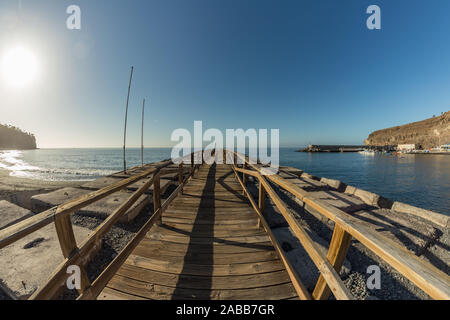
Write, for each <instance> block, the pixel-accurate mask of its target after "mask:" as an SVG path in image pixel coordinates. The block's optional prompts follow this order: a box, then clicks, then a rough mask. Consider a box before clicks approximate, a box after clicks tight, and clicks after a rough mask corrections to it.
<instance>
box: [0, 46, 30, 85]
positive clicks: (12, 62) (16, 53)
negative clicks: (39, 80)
mask: <svg viewBox="0 0 450 320" xmlns="http://www.w3.org/2000/svg"><path fill="white" fill-rule="evenodd" d="M1 66H2V68H1V69H2V70H1V71H2V74H3V80H4V81H5V82H6V83H7V84H9V85H12V86H16V87H23V86H26V85H28V84H30V83H31V82H32V81H33V80H34V79H35V77H36V73H37V69H38V65H37V60H36V57H35V56H34V54H33V53H32V52H31V51H30V50H28V49H26V48H23V47H16V48H12V49H9V50H7V51H6V52H5V54H4V55H3V58H2V61H1Z"/></svg>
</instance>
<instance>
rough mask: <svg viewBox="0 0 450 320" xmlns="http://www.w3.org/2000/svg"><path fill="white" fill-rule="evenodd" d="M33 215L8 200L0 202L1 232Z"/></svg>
mask: <svg viewBox="0 0 450 320" xmlns="http://www.w3.org/2000/svg"><path fill="white" fill-rule="evenodd" d="M32 215H33V212H31V211H30V210H27V209H24V208H21V207H19V206H16V205H15V204H12V203H10V202H8V201H6V200H1V201H0V230H2V229H5V228H7V227H9V226H11V225H13V224H16V223H17V222H20V221H22V220H25V219H26V218H29V217H31V216H32Z"/></svg>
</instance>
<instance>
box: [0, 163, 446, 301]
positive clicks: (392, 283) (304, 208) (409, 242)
mask: <svg viewBox="0 0 450 320" xmlns="http://www.w3.org/2000/svg"><path fill="white" fill-rule="evenodd" d="M154 165H156V164H149V165H147V166H146V168H148V167H151V166H154ZM174 168H176V166H174ZM139 170H142V169H141V168H133V169H130V170H129V172H128V174H123V173H116V174H113V175H111V176H108V177H103V178H100V179H97V180H95V181H93V182H89V183H86V184H83V185H81V186H80V187H78V188H63V189H59V190H56V191H53V192H50V193H46V194H39V195H34V196H32V197H31V199H30V203H31V209H32V211H33V212H30V211H29V210H23V209H20V208H19V207H18V206H17V205H11V204H8V203H4V204H3V205H4V206H5V208H6V207H8V208H7V211H8V213H11V212H17V219H16V221H15V222H17V221H20V220H22V219H24V218H26V217H29V216H30V215H33V214H36V213H38V212H41V211H43V210H46V209H48V208H52V207H55V206H58V205H60V204H62V203H65V202H67V201H70V200H73V199H74V198H77V197H79V196H80V194H81V195H83V194H86V193H89V192H91V191H94V190H99V189H101V188H104V187H106V186H108V185H110V184H113V183H114V182H116V181H120V179H124V178H127V177H129V176H130V174H136V173H138V172H139ZM279 175H280V176H281V177H282V178H284V179H288V180H289V181H290V182H292V183H294V184H295V185H297V186H298V187H299V188H301V189H303V190H305V191H307V192H308V193H309V196H310V197H313V198H316V199H320V200H321V201H323V202H325V203H327V204H329V205H330V206H333V207H336V208H339V209H340V210H342V211H344V212H346V213H347V214H349V215H352V216H354V217H357V218H358V219H360V220H361V221H362V222H363V223H365V224H367V225H368V226H370V227H371V228H373V229H374V230H376V231H377V232H379V233H380V234H382V235H383V236H386V237H388V238H390V239H392V240H393V241H395V242H397V243H399V244H401V245H402V246H403V247H406V248H407V249H408V250H411V251H412V252H414V254H415V255H417V256H418V257H420V258H421V259H424V260H425V261H428V262H430V263H431V264H433V265H435V266H436V267H437V268H439V269H441V270H443V271H444V272H447V273H448V252H449V251H448V246H449V243H448V226H449V224H448V217H447V216H444V215H440V214H438V213H434V212H431V211H427V210H423V209H419V208H415V207H411V206H408V205H405V204H401V203H396V202H395V201H392V200H389V199H385V198H383V197H381V196H379V195H376V194H373V193H370V192H367V191H365V190H361V189H357V188H354V187H352V186H347V185H346V184H344V183H342V182H340V181H337V180H331V179H327V178H319V177H315V176H312V175H310V174H308V173H305V172H303V171H302V170H299V169H295V168H292V167H282V168H281V170H280V173H279ZM176 178H177V174H176V173H174V174H172V173H171V174H167V175H164V176H162V177H161V188H162V189H164V188H166V189H165V190H166V194H167V193H168V192H170V188H171V186H172V185H176V183H177V179H176ZM249 180H252V179H249ZM163 181H167V182H163ZM250 182H251V181H250ZM140 185H142V182H138V183H136V184H135V185H130V186H129V187H128V188H127V190H125V191H123V193H117V194H114V195H111V196H108V197H106V198H105V199H104V201H101V202H98V203H96V204H95V205H90V206H87V207H86V208H85V209H83V211H81V212H77V213H76V214H75V215H74V217H73V218H74V219H73V222H74V224H75V225H76V226H77V228H75V229H76V230H75V235H76V236H77V242H79V241H82V240H83V238H85V237H87V235H88V234H89V232H91V230H93V228H95V226H96V225H95V223H93V224H90V223H91V222H92V221H94V220H100V221H101V220H103V219H104V218H105V217H107V216H108V214H110V213H111V212H113V211H114V210H115V208H117V207H118V206H119V205H120V204H121V202H122V201H123V199H125V198H126V197H127V195H128V196H129V195H130V192H132V191H133V190H136V189H137V188H139V186H140ZM249 188H250V189H251V191H252V193H254V194H257V193H258V186H257V185H256V184H255V183H253V185H250V186H249ZM276 191H277V192H278V193H279V194H280V195H282V196H283V197H282V198H283V200H284V201H285V203H286V204H287V205H288V206H289V207H291V208H293V209H295V210H294V211H295V212H298V213H299V215H298V219H299V220H301V221H302V223H304V224H305V228H307V230H308V232H309V233H310V236H311V238H312V239H314V241H315V242H316V243H317V245H318V246H320V248H322V249H321V250H324V252H326V250H327V247H328V244H329V241H330V237H331V230H332V229H333V223H332V222H331V221H329V220H327V219H325V218H324V217H323V216H322V215H320V214H318V213H317V212H315V211H314V208H310V207H308V205H305V204H304V203H302V201H301V200H299V199H296V198H293V197H292V196H288V195H287V194H284V193H283V191H282V190H280V189H276ZM151 193H152V190H149V191H148V192H147V193H146V194H145V195H144V196H143V198H142V199H141V198H140V199H139V200H138V201H137V202H136V205H135V206H133V207H131V208H130V209H129V211H128V212H127V213H126V214H125V216H124V217H125V220H124V221H122V222H123V223H124V224H123V225H121V226H118V228H117V229H115V230H113V232H112V234H111V237H110V238H109V239H106V242H107V243H106V245H104V246H103V247H102V248H101V249H100V248H99V250H100V251H99V253H93V255H94V256H96V257H94V258H93V261H94V264H96V268H97V269H101V267H102V266H104V265H105V263H107V262H108V259H111V257H113V256H114V255H115V254H117V253H118V252H119V251H120V248H121V247H123V246H124V245H126V243H127V241H128V240H129V239H130V230H131V232H132V230H133V228H131V229H130V227H129V226H130V225H133V224H134V223H137V224H138V225H139V224H140V223H142V222H143V221H142V219H141V218H142V217H143V218H144V219H143V220H144V222H145V218H146V217H148V216H149V215H150V214H151V212H152V211H151V209H150V208H151V206H148V204H149V203H150V202H151V201H152V197H151V196H150V195H151ZM269 202H270V201H269ZM14 206H15V208H14ZM264 214H265V215H266V217H267V220H268V222H269V223H270V227H271V228H272V229H273V231H274V234H276V237H277V238H278V239H279V241H280V242H281V244H282V247H283V250H284V251H285V252H286V253H287V254H288V256H289V258H290V259H291V260H292V261H293V264H294V265H295V268H296V269H297V270H298V273H299V274H300V275H302V276H303V277H305V279H302V280H304V282H305V284H306V285H307V286H308V287H309V288H310V287H311V286H313V285H314V283H315V280H317V270H316V268H315V267H314V265H312V264H311V262H310V260H308V259H309V258H308V255H307V254H305V253H304V251H302V250H303V249H302V247H301V246H300V245H299V243H298V240H296V239H295V238H293V237H292V232H291V230H290V228H289V226H287V225H286V221H285V220H284V218H283V217H282V215H280V214H279V212H277V209H276V207H274V206H273V204H272V203H268V209H267V210H265V213H264ZM0 217H3V215H0ZM92 219H94V220H92ZM0 221H1V219H0ZM13 223H14V219H13V218H11V217H10V215H9V219H8V222H7V223H6V224H5V226H7V225H11V224H13ZM78 227H79V228H78ZM2 228H3V227H2V226H0V229H2ZM40 232H41V233H40V234H31V235H29V237H27V238H26V239H23V241H22V242H20V243H19V242H18V243H17V244H14V245H12V246H8V247H6V248H4V249H2V250H0V257H1V259H0V261H2V263H6V264H7V265H2V266H0V279H2V282H1V285H2V287H3V288H4V289H5V291H7V292H8V293H9V294H10V295H11V296H13V297H15V298H26V297H27V296H29V294H31V293H32V292H33V291H34V290H36V287H37V286H39V284H40V283H42V281H45V279H46V277H48V275H47V273H51V271H52V269H53V268H54V265H57V264H58V257H59V258H62V256H61V253H60V248H59V245H58V241H57V237H56V235H55V230H54V227H52V226H49V228H48V229H42V230H40ZM52 239H53V240H52ZM354 247H355V248H356V249H354V248H352V250H353V251H354V252H353V251H351V252H350V253H349V255H348V257H347V261H346V263H345V264H344V266H345V268H344V269H343V270H342V271H341V273H342V274H343V277H346V285H348V286H349V288H351V290H352V292H353V291H354V293H355V295H356V296H357V297H358V298H361V299H366V298H368V297H370V296H375V297H378V298H381V299H384V298H386V299H388V298H394V299H395V298H396V299H406V298H426V295H424V294H423V293H420V290H418V289H417V288H414V287H413V286H411V287H409V286H408V285H406V288H403V289H402V288H401V284H399V283H402V280H401V279H402V278H401V277H400V278H398V277H396V276H395V272H393V271H392V270H391V269H389V268H388V267H386V266H384V265H383V263H382V262H380V261H378V260H377V258H376V256H374V255H373V254H371V253H370V252H367V251H364V250H363V249H360V248H358V247H357V244H355V246H354ZM111 249H113V250H111ZM99 255H100V256H101V257H102V259H101V260H102V261H101V263H98V259H97V256H99ZM50 257H54V258H51V259H50ZM21 259H22V260H21ZM24 259H25V260H24ZM44 262H45V263H44ZM91 264H92V262H91ZM370 264H380V265H382V268H383V270H386V271H385V274H383V284H384V285H386V287H384V288H383V289H382V291H379V292H368V291H367V289H366V288H365V287H364V286H363V285H362V284H364V283H365V282H364V275H363V274H364V269H365V268H367V266H369V265H370ZM36 265H37V266H41V269H39V272H36V269H33V268H36ZM22 266H23V267H24V270H22V269H21V267H22ZM30 269H31V270H33V271H34V272H28V273H27V272H26V270H30ZM87 269H88V273H89V270H91V272H95V271H92V268H87ZM94 269H95V268H94ZM20 270H22V271H20ZM97 271H98V270H97ZM33 277H34V278H33ZM39 277H42V278H43V279H44V280H42V279H41V278H39ZM398 279H400V280H398ZM399 281H400V282H399ZM399 286H400V288H399ZM417 290H418V291H417Z"/></svg>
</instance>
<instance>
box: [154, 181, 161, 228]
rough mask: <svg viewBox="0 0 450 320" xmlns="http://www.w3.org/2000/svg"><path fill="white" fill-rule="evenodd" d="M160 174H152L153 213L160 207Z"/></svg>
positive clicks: (159, 220) (159, 221)
mask: <svg viewBox="0 0 450 320" xmlns="http://www.w3.org/2000/svg"><path fill="white" fill-rule="evenodd" d="M160 178H161V176H160V173H159V172H156V173H155V174H154V175H153V213H155V212H156V211H158V209H159V208H161V179H160ZM158 224H161V216H160V218H159V219H158Z"/></svg>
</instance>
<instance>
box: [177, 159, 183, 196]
mask: <svg viewBox="0 0 450 320" xmlns="http://www.w3.org/2000/svg"><path fill="white" fill-rule="evenodd" d="M178 167H179V169H180V170H179V172H178V185H180V186H181V185H182V184H183V162H181V163H180V165H179V166H178ZM180 192H181V194H183V188H181V190H180Z"/></svg>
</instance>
